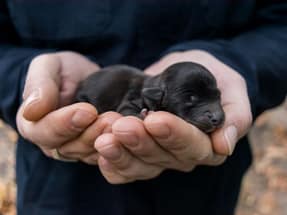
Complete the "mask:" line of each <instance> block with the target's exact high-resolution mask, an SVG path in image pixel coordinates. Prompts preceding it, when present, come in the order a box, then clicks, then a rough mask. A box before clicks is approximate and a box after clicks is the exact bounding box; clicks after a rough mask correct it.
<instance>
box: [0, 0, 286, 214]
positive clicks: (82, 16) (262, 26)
mask: <svg viewBox="0 0 287 215" xmlns="http://www.w3.org/2000/svg"><path fill="white" fill-rule="evenodd" d="M0 29H1V31H0V80H1V83H0V117H1V118H2V119H4V120H5V121H6V122H7V123H9V124H10V125H11V126H12V127H14V128H16V126H15V115H16V112H17V109H18V107H19V104H20V102H21V94H22V90H23V86H24V81H25V76H26V72H27V67H28V65H29V63H30V62H31V59H33V58H34V57H35V56H37V55H39V54H41V53H46V52H54V51H59V50H73V51H76V52H79V53H81V54H84V55H85V56H87V57H89V58H90V59H92V60H94V61H95V62H97V63H98V64H100V65H102V66H106V65H112V64H118V63H123V64H129V65H133V66H136V67H139V68H145V67H147V66H148V65H150V64H151V63H153V62H155V61H156V60H157V59H159V58H160V57H161V56H163V55H164V54H167V53H170V52H174V51H185V50H191V49H202V50H206V51H208V52H210V53H211V54H213V55H214V56H216V57H217V58H218V59H220V60H221V61H223V62H224V63H225V64H227V65H229V66H231V67H232V68H234V69H235V70H236V71H238V72H239V73H240V74H241V75H242V76H243V77H244V78H245V79H246V82H247V85H248V93H249V97H250V100H251V104H252V109H253V114H254V116H257V115H258V114H259V113H260V112H262V111H263V110H265V109H267V108H270V107H273V106H275V105H278V104H279V103H280V102H281V101H282V100H283V98H284V97H285V95H286V92H287V1H286V0H285V1H283V0H281V1H280V0H277V1H272V0H269V1H268V0H260V1H255V0H242V1H239V0H234V1H230V0H218V1H214V0H198V1H196V0H181V1H172V0H170V1H169V0H156V1H152V0H137V1H134V0H82V1H78V0H73V1H68V0H58V1H51V0H25V1H23V0H3V1H1V2H0ZM241 142H242V143H240V144H238V145H237V148H236V150H235V152H234V154H233V155H232V156H231V157H230V158H229V159H228V160H227V161H226V162H225V163H224V164H223V165H221V166H219V167H198V168H196V169H195V170H194V171H193V172H191V173H181V172H176V171H166V172H164V173H163V174H162V175H161V176H159V177H158V178H156V179H153V180H148V181H141V182H135V183H131V184H126V185H110V184H108V183H107V182H106V181H105V180H104V178H103V177H102V176H101V174H100V172H99V170H98V168H97V167H94V166H88V165H85V164H81V163H77V164H69V163H62V162H58V161H54V160H51V159H49V158H46V157H45V156H44V155H43V154H42V153H41V151H40V150H39V149H38V148H37V147H36V146H35V145H33V144H31V143H29V142H27V141H25V140H23V139H22V138H20V140H19V143H18V147H17V183H18V214H19V215H26V214H27V215H34V214H35V215H74V214H75V215H78V214H85V215H89V214H100V215H103V214H107V215H134V214H137V215H141V214H143V215H146V214H147V215H161V214H165V215H169V214H180V215H185V214H196V215H198V214H199V215H205V214H208V215H210V214H212V215H217V214H220V215H225V214H232V213H233V210H234V207H235V203H236V200H237V195H238V190H239V187H240V182H241V178H242V175H243V173H244V172H245V170H246V169H247V167H248V166H249V164H250V161H251V156H250V150H249V147H248V144H247V141H246V139H243V140H242V141H241Z"/></svg>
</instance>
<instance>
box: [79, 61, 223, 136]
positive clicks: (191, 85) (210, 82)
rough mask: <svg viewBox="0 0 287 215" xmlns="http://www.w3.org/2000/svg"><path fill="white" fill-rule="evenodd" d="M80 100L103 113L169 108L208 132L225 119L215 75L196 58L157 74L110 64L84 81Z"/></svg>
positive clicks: (163, 109)
mask: <svg viewBox="0 0 287 215" xmlns="http://www.w3.org/2000/svg"><path fill="white" fill-rule="evenodd" d="M76 100H77V101H81V102H89V103H91V104H93V105H94V106H95V107H96V108H97V110H98V112H99V113H103V112H106V111H117V112H119V113H121V114H123V115H135V116H138V117H141V118H142V117H143V116H144V115H145V112H147V111H149V110H153V111H159V110H162V111H168V112H171V113H173V114H175V115H177V116H179V117H181V118H183V119H184V120H186V121H187V122H189V123H191V124H193V125H195V126H197V127H198V128H199V129H201V130H202V131H204V132H206V133H208V132H211V131H213V130H215V129H216V128H218V127H219V126H221V125H222V123H223V121H224V112H223V109H222V107H221V104H220V91H219V90H218V88H217V85H216V80H215V78H214V77H213V75H212V74H211V73H210V72H209V71H208V70H207V69H205V68H204V67H203V66H201V65H199V64H196V63H192V62H182V63H177V64H174V65H172V66H170V67H169V68H167V69H166V70H165V71H164V72H162V73H161V74H159V75H156V76H147V75H145V74H143V72H141V71H140V70H138V69H136V68H133V67H129V66H124V65H116V66H110V67H106V68H104V69H101V70H100V71H99V72H96V73H94V74H92V75H91V76H89V77H88V78H87V79H86V80H85V81H83V82H82V84H81V85H80V87H79V89H78V92H77V95H76Z"/></svg>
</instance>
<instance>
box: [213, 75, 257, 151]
mask: <svg viewBox="0 0 287 215" xmlns="http://www.w3.org/2000/svg"><path fill="white" fill-rule="evenodd" d="M231 83H232V86H231V84H228V83H226V85H225V87H226V88H225V90H223V91H222V101H224V103H223V104H222V106H223V109H224V112H225V122H224V124H223V126H222V127H221V128H220V129H218V130H216V131H215V132H214V133H212V135H211V138H212V142H213V147H214V151H215V152H216V153H218V154H221V155H231V154H232V152H233V151H234V148H235V145H236V143H237V142H238V140H239V139H240V138H241V137H242V136H244V135H245V134H246V133H247V131H248V129H249V128H250V126H251V123H252V114H251V109H250V103H249V100H248V95H247V89H246V85H245V81H244V80H243V79H242V78H240V77H238V79H237V80H234V81H231Z"/></svg>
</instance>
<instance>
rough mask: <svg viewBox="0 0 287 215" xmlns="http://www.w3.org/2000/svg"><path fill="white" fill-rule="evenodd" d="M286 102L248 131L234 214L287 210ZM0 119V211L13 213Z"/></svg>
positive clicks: (8, 149)
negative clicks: (248, 153)
mask: <svg viewBox="0 0 287 215" xmlns="http://www.w3.org/2000/svg"><path fill="white" fill-rule="evenodd" d="M286 116H287V102H285V104H283V105H281V106H280V107H278V108H275V109H273V110H270V111H268V112H266V113H264V114H263V115H261V116H260V117H259V118H258V119H257V120H256V122H255V124H254V126H253V128H252V129H251V131H250V133H249V138H250V142H251V147H252V151H253V155H254V162H253V165H252V166H251V168H250V169H249V171H248V173H247V174H246V176H245V178H244V181H243V184H242V190H241V195H240V198H239V202H238V207H237V210H236V215H271V214H272V215H286V214H287V117H286ZM16 139H17V135H16V134H15V133H14V132H13V131H12V129H10V128H9V127H7V126H5V124H4V123H3V122H2V121H0V215H15V214H16V213H15V198H16V186H15V182H14V181H15V174H14V167H15V160H14V151H15V141H16Z"/></svg>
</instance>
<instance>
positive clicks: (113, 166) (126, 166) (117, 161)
mask: <svg viewBox="0 0 287 215" xmlns="http://www.w3.org/2000/svg"><path fill="white" fill-rule="evenodd" d="M95 148H96V149H97V151H98V152H99V154H100V155H101V156H102V157H103V158H104V161H101V159H99V167H100V169H101V171H102V174H103V175H104V176H105V177H106V178H107V180H108V181H109V182H110V183H121V182H119V178H117V177H116V175H119V176H120V177H121V178H126V179H127V182H129V181H134V180H140V179H148V178H153V177H156V176H157V175H159V174H160V173H161V172H162V170H163V168H161V167H158V166H154V165H150V164H146V163H144V162H142V161H141V160H139V159H137V158H135V157H133V156H132V155H131V154H130V153H129V152H128V151H127V150H126V149H124V148H123V147H122V146H121V145H120V142H119V141H118V140H117V139H116V138H115V136H114V135H113V134H110V133H107V134H103V135H101V136H100V137H98V138H97V140H96V142H95ZM106 161H107V162H106ZM102 162H104V163H102ZM115 173H117V174H116V175H115ZM113 177H116V178H113ZM122 183H126V181H123V182H122Z"/></svg>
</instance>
